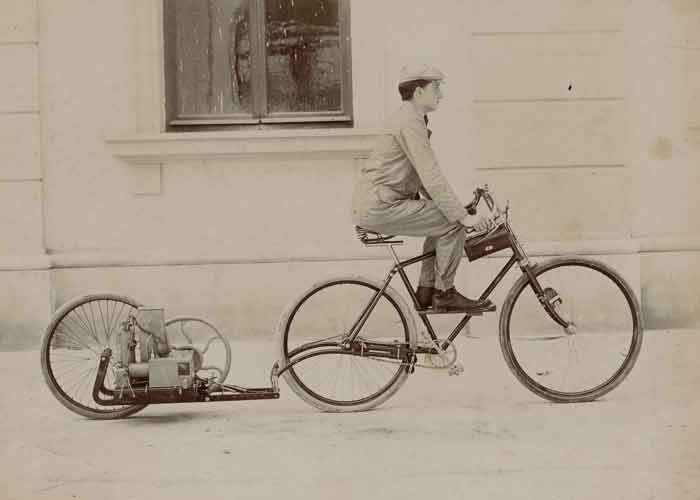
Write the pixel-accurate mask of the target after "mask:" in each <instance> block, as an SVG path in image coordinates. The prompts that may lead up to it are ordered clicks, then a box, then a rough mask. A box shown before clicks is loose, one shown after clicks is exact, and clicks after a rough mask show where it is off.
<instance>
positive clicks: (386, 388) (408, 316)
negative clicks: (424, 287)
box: [277, 276, 416, 412]
mask: <svg viewBox="0 0 700 500" xmlns="http://www.w3.org/2000/svg"><path fill="white" fill-rule="evenodd" d="M341 286H346V287H364V288H365V289H366V291H367V292H368V293H374V292H376V291H377V290H381V288H382V287H383V283H382V282H380V281H377V280H373V279H371V278H366V277H363V276H347V277H336V278H330V279H326V280H323V281H320V282H318V283H315V284H314V285H312V286H311V287H310V288H308V289H307V290H306V291H304V292H303V293H302V294H301V295H299V297H298V298H297V299H295V300H293V301H292V302H291V303H290V304H289V305H288V307H287V308H286V310H285V311H284V313H283V314H282V316H281V317H280V320H279V323H278V326H277V338H278V348H279V356H280V360H281V362H282V363H281V364H282V367H284V366H286V365H287V364H289V362H290V360H289V356H288V353H289V352H290V350H291V347H292V344H293V343H294V341H293V340H290V337H291V336H292V333H291V332H292V328H294V322H295V320H296V321H297V322H298V323H303V321H304V318H303V317H302V318H299V316H300V311H301V310H302V309H303V308H304V306H305V305H306V306H307V307H306V308H305V309H309V308H311V307H312V306H313V304H312V303H311V302H310V300H311V299H312V298H313V299H314V300H317V299H318V298H319V297H320V295H319V294H320V293H321V292H324V291H326V292H328V291H329V290H330V289H331V288H333V287H336V288H339V287H341ZM353 290H355V289H353ZM339 291H340V290H339V289H337V290H334V291H333V293H338V292H339ZM357 291H359V292H360V293H364V290H360V289H359V288H358V289H357V290H356V291H355V292H353V293H356V292H357ZM347 292H348V290H344V293H346V295H343V296H347ZM325 295H326V296H328V295H329V294H325ZM321 298H322V297H321ZM380 301H382V303H381V308H382V309H380V311H381V319H386V318H385V317H384V315H385V313H386V316H387V317H390V314H389V313H390V311H392V310H393V313H395V315H396V318H398V320H400V322H401V330H402V332H401V334H402V338H401V339H400V341H402V342H408V343H409V345H411V346H415V344H416V328H415V323H414V319H413V315H412V313H411V310H410V309H409V308H408V306H407V305H406V303H405V301H404V300H403V299H402V297H401V296H400V295H399V294H398V293H397V292H396V290H394V289H393V288H392V287H387V288H386V290H385V291H384V293H383V294H382V296H381V297H380ZM360 307H361V306H360V305H358V310H360V309H359V308H360ZM377 307H379V305H378V306H377ZM376 311H378V309H377V308H375V309H374V310H373V311H372V314H373V315H375V312H376ZM329 312H330V311H329V310H328V309H324V311H323V313H325V314H326V316H325V318H326V319H327V318H328V317H331V319H332V320H334V321H335V320H336V319H337V318H336V317H334V316H333V315H329ZM323 313H313V312H311V313H310V316H309V320H308V322H307V324H313V325H314V326H316V325H318V324H319V323H323V320H324V316H322V314H323ZM379 314H380V313H377V315H379ZM358 315H359V312H358ZM354 317H356V316H354ZM372 318H373V316H371V317H370V320H372ZM396 318H394V320H395V319H396ZM370 320H368V323H370ZM378 323H379V320H378V321H377V324H378ZM364 328H368V325H365V327H364ZM300 329H301V326H300ZM397 331H398V328H397ZM294 332H296V330H294ZM363 332H364V330H363ZM326 333H328V332H326ZM382 333H383V332H382ZM361 334H362V332H361ZM396 340H399V339H396ZM300 345H301V344H300ZM323 356H328V357H327V358H325V359H328V360H329V359H330V357H331V356H338V357H339V359H338V360H337V363H338V364H342V363H352V362H353V361H356V362H361V363H363V367H364V369H369V368H367V367H368V366H369V365H368V364H367V363H375V364H376V363H381V361H376V360H373V359H372V358H365V357H362V358H360V357H358V356H354V355H350V354H328V355H325V354H324V355H320V356H317V357H316V358H313V359H317V358H322V357H323ZM343 357H344V358H343ZM353 358H354V359H353ZM322 361H323V358H322ZM328 362H330V361H328ZM304 363H307V360H305V361H302V362H300V363H299V364H298V365H295V366H293V367H291V368H289V369H288V370H287V371H285V372H284V373H283V375H282V376H283V378H284V379H285V381H286V382H287V384H288V385H289V387H290V388H291V389H292V391H294V393H296V394H297V395H298V396H299V397H300V398H301V399H302V400H303V401H305V402H306V403H308V404H309V405H311V406H313V407H314V408H317V409H319V410H322V411H326V412H358V411H366V410H369V409H371V408H374V407H376V406H378V405H380V404H382V403H384V402H385V401H387V400H388V399H389V398H390V397H391V396H393V395H394V394H395V393H396V392H397V391H398V390H399V389H400V388H401V386H402V385H403V384H404V383H405V382H406V378H407V377H408V370H407V369H406V366H405V365H402V364H399V363H396V364H395V366H396V368H395V370H394V371H392V373H391V377H389V381H388V382H387V383H385V384H383V385H381V386H380V387H379V388H378V389H377V390H376V391H375V392H373V393H371V394H367V395H366V396H365V397H362V398H360V399H333V398H331V397H328V396H327V395H323V394H320V393H319V389H318V388H312V387H310V385H309V384H310V382H309V380H308V379H305V377H307V375H301V373H300V371H301V370H299V369H297V368H301V365H303V364H304ZM386 366H394V365H386ZM351 370H352V368H351ZM337 371H338V372H339V371H341V368H338V370H337ZM359 371H361V370H359V369H358V370H357V372H359ZM387 375H389V373H387ZM327 376H328V377H331V374H330V373H327ZM336 376H338V375H337V374H336ZM352 376H353V375H352V372H351V377H352ZM355 376H357V373H356V372H355ZM336 382H337V379H336ZM334 389H335V388H334Z"/></svg>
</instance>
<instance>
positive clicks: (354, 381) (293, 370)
mask: <svg viewBox="0 0 700 500" xmlns="http://www.w3.org/2000/svg"><path fill="white" fill-rule="evenodd" d="M381 287H382V284H381V283H379V282H377V281H374V280H371V279H368V278H361V277H349V278H334V279H330V280H327V281H323V282H321V283H318V284H316V285H314V286H313V287H311V288H310V289H309V290H307V291H306V292H304V293H303V294H302V295H301V296H300V297H299V298H298V299H297V300H295V301H294V302H293V303H292V304H291V305H290V306H289V307H288V308H287V310H286V311H285V313H284V314H283V315H282V317H281V319H280V322H279V326H278V335H279V349H280V359H281V360H282V365H283V366H286V365H288V364H289V363H293V362H294V361H295V360H299V359H300V358H301V357H303V358H304V359H302V360H301V361H299V362H298V363H296V364H294V365H293V366H291V367H290V368H289V369H288V370H287V371H285V372H284V374H283V376H284V378H285V380H286V381H287V383H288V384H289V386H290V387H291V389H292V390H293V391H294V392H295V393H296V394H297V395H299V396H300V397H301V398H302V399H303V400H304V401H306V402H307V403H309V404H310V405H312V406H314V407H316V408H318V409H321V410H324V411H329V412H349V411H363V410H368V409H370V408H373V407H375V406H377V405H379V404H381V403H383V402H384V401H386V400H387V399H389V398H390V397H391V396H392V395H393V394H395V393H396V391H398V390H399V388H400V387H401V386H402V385H403V383H404V382H405V381H406V377H407V376H408V371H407V369H406V365H405V363H403V362H402V360H397V359H386V358H373V357H368V356H362V355H358V354H357V353H355V354H353V353H350V352H348V351H344V352H343V351H342V350H341V349H340V347H339V343H340V342H341V341H342V339H343V337H344V336H345V335H346V334H347V333H348V332H349V331H350V330H351V328H352V326H353V325H354V324H355V322H356V321H357V320H358V318H359V317H360V316H361V314H362V312H363V310H364V309H365V307H366V306H367V305H368V304H369V303H370V302H371V300H372V297H373V296H374V295H375V293H376V292H377V291H379V290H381ZM357 339H358V340H364V341H368V342H371V341H373V342H382V343H389V344H410V345H414V344H415V325H414V323H413V316H412V315H411V313H410V310H409V309H408V308H407V306H406V304H405V302H404V301H403V299H402V298H401V297H400V296H399V295H398V294H397V293H396V291H395V290H393V289H392V288H391V287H388V288H387V289H386V290H385V291H384V293H382V294H381V295H380V296H379V300H378V302H377V304H376V306H375V308H374V309H373V310H372V311H371V314H370V315H369V317H368V319H367V321H366V323H365V324H364V326H363V327H362V329H361V330H360V333H359V336H358V337H357ZM309 345H312V346H315V347H313V348H311V349H306V350H304V351H303V352H301V351H300V348H303V346H307V347H308V346H309Z"/></svg>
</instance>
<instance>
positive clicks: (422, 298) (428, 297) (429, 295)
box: [416, 286, 435, 309]
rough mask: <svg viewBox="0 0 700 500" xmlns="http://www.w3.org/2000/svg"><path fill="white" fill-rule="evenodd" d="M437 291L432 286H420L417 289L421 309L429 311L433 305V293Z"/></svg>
mask: <svg viewBox="0 0 700 500" xmlns="http://www.w3.org/2000/svg"><path fill="white" fill-rule="evenodd" d="M434 292H435V289H434V288H433V287H432V286H419V287H418V288H417V289H416V299H417V300H418V306H419V307H420V308H421V309H428V308H429V307H430V306H432V305H433V293H434Z"/></svg>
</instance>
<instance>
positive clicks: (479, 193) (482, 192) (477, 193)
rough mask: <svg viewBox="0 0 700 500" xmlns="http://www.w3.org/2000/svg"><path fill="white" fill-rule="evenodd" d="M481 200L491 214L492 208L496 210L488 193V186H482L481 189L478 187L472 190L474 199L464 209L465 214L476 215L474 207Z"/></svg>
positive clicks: (494, 203)
mask: <svg viewBox="0 0 700 500" xmlns="http://www.w3.org/2000/svg"><path fill="white" fill-rule="evenodd" d="M482 198H483V200H484V201H485V202H486V205H487V206H488V207H489V210H491V212H493V211H494V208H497V206H496V202H495V200H494V199H493V196H491V193H490V192H489V186H488V184H484V185H483V187H478V188H476V189H475V190H474V199H473V200H472V201H471V202H470V203H469V204H467V206H465V207H464V208H466V209H467V213H468V214H469V215H476V206H477V205H478V204H479V202H480V201H481V199H482Z"/></svg>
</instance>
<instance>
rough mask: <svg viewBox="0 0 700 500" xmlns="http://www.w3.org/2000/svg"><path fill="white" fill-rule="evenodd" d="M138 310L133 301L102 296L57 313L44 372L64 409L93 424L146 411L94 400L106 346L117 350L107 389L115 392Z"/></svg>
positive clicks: (49, 335) (82, 300) (84, 299)
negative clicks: (123, 342) (129, 322)
mask: <svg viewBox="0 0 700 500" xmlns="http://www.w3.org/2000/svg"><path fill="white" fill-rule="evenodd" d="M138 306H139V304H138V303H137V302H135V301H134V300H133V299H130V298H129V297H125V296H122V295H115V294H97V295H87V296H83V297H78V298H76V299H74V300H72V301H70V302H68V303H66V304H65V305H63V306H62V307H61V308H60V309H59V310H58V311H56V313H55V314H54V315H53V318H52V320H51V322H50V323H49V326H48V327H47V329H46V332H45V334H44V338H43V342H42V346H41V369H42V373H43V375H44V379H45V380H46V383H47V384H48V386H49V389H50V390H51V392H52V393H53V395H54V396H56V399H58V401H59V402H60V403H61V404H62V405H63V406H65V407H66V408H68V409H69V410H71V411H74V412H76V413H78V414H80V415H83V416H85V417H88V418H94V419H113V418H123V417H127V416H129V415H133V414H134V413H136V412H137V411H140V410H142V409H143V408H144V407H145V406H146V405H120V406H107V405H101V404H98V403H96V402H95V400H94V399H93V396H92V392H93V387H94V384H95V379H96V378H97V369H98V365H99V362H100V356H101V354H102V352H103V351H104V349H105V348H106V347H109V348H110V349H112V358H111V360H110V367H108V369H107V374H106V377H105V381H104V386H105V388H106V389H110V390H111V389H114V374H113V371H112V369H111V368H112V367H113V366H114V363H115V362H116V360H118V359H119V331H120V329H121V328H122V323H123V322H124V321H126V319H127V318H128V317H129V316H130V315H131V314H133V313H135V312H136V309H137V307H138ZM137 349H138V346H137Z"/></svg>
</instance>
